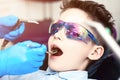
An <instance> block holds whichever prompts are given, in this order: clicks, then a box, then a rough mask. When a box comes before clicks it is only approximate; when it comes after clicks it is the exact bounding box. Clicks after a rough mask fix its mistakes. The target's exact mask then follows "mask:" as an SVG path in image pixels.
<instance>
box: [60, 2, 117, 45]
mask: <svg viewBox="0 0 120 80" xmlns="http://www.w3.org/2000/svg"><path fill="white" fill-rule="evenodd" d="M69 8H78V9H81V10H83V11H85V12H86V13H87V14H88V15H89V16H90V17H91V19H92V20H94V21H97V22H100V23H102V24H103V25H104V26H105V27H107V28H108V29H109V30H110V32H111V35H112V36H113V37H114V38H115V39H116V30H115V28H114V20H113V17H112V15H111V14H110V12H109V11H108V10H106V9H105V6H104V5H103V4H98V3H97V2H94V1H82V0H71V1H69V2H67V0H65V1H64V3H63V6H62V7H61V9H62V12H64V11H65V10H67V9H69ZM94 31H95V30H94ZM95 33H97V32H95ZM97 39H98V40H99V41H100V43H101V44H102V45H103V46H104V44H105V43H104V42H103V40H102V39H101V38H100V37H97Z"/></svg>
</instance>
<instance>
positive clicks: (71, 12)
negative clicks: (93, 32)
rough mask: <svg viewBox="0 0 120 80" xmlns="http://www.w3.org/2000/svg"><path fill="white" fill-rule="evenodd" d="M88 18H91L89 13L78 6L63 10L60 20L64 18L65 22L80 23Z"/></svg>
mask: <svg viewBox="0 0 120 80" xmlns="http://www.w3.org/2000/svg"><path fill="white" fill-rule="evenodd" d="M87 19H89V16H88V14H87V13H85V12H84V11H82V10H80V9H77V8H71V9H68V10H66V11H64V12H62V13H61V15H60V20H63V21H65V22H74V23H78V24H80V23H82V21H83V20H87Z"/></svg>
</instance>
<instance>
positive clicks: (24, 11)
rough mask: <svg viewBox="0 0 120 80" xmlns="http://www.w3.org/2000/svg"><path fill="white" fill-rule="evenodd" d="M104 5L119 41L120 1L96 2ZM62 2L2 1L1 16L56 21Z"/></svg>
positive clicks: (0, 1)
mask: <svg viewBox="0 0 120 80" xmlns="http://www.w3.org/2000/svg"><path fill="white" fill-rule="evenodd" d="M94 1H97V2H99V3H103V4H104V5H105V6H106V8H107V9H108V10H109V11H110V12H111V14H112V15H113V18H114V19H115V23H116V27H117V31H118V39H120V16H119V15H120V9H119V3H120V0H94ZM60 5H61V1H56V2H51V3H48V2H46V3H43V2H40V1H34V0H33V1H29V0H0V16H5V15H9V14H13V15H16V16H18V17H20V18H22V19H25V20H43V19H48V18H52V19H56V18H58V16H59V12H60V8H59V7H60Z"/></svg>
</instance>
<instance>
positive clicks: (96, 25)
mask: <svg viewBox="0 0 120 80" xmlns="http://www.w3.org/2000/svg"><path fill="white" fill-rule="evenodd" d="M83 23H86V24H87V25H89V26H91V27H93V28H95V29H96V30H97V31H98V33H99V34H100V36H101V37H102V38H103V39H104V41H105V42H106V43H107V45H108V46H109V47H110V48H111V50H112V51H113V52H114V53H115V54H116V55H117V56H118V58H119V59H120V46H119V45H118V44H117V42H116V41H115V40H114V39H113V38H112V37H111V36H110V35H109V34H108V33H107V32H106V30H105V28H104V27H103V25H102V24H100V23H98V22H92V21H87V22H86V21H83Z"/></svg>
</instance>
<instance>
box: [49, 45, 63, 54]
mask: <svg viewBox="0 0 120 80" xmlns="http://www.w3.org/2000/svg"><path fill="white" fill-rule="evenodd" d="M50 53H51V54H52V55H53V56H61V55H62V54H63V52H62V50H61V49H60V48H59V47H57V46H55V45H54V46H52V48H51V52H50Z"/></svg>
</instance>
